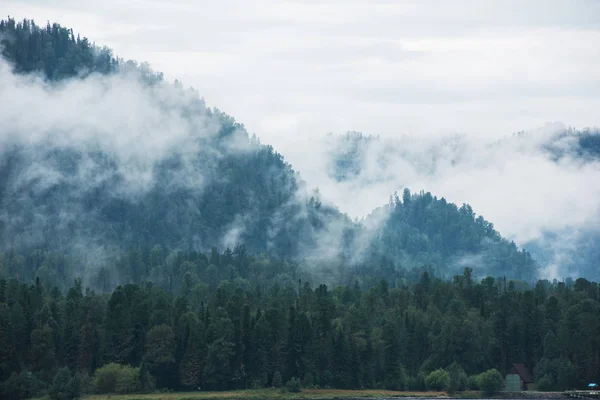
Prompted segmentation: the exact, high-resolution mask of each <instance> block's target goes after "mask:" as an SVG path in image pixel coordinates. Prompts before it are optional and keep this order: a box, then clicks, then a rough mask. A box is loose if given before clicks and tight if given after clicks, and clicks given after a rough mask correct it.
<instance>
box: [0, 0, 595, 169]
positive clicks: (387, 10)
mask: <svg viewBox="0 0 600 400" xmlns="http://www.w3.org/2000/svg"><path fill="white" fill-rule="evenodd" d="M0 12H1V14H2V15H11V16H14V17H16V18H18V19H21V18H24V17H28V18H34V19H35V20H36V22H38V23H41V24H43V23H45V22H46V20H50V21H58V22H60V23H61V24H63V25H65V26H68V27H72V28H73V29H74V30H75V31H77V32H80V33H81V34H82V35H84V36H87V37H89V38H90V39H92V40H94V41H95V42H96V43H98V44H103V45H107V46H109V47H111V48H113V49H114V50H115V53H116V54H117V55H119V56H121V57H124V58H133V59H137V60H140V61H144V60H147V61H149V62H150V63H151V64H152V65H153V66H154V67H155V69H158V70H161V71H163V72H164V73H165V74H166V77H167V78H168V79H170V80H172V79H175V78H178V79H180V80H181V81H183V83H184V84H186V85H191V86H194V87H196V88H198V89H199V91H200V93H201V94H202V95H203V96H204V97H205V99H206V101H207V103H208V104H209V105H211V106H216V107H218V108H220V109H222V110H224V111H226V112H227V113H229V114H231V115H232V116H234V117H235V118H236V119H237V120H239V121H240V122H242V123H244V124H245V125H246V126H247V128H248V129H249V130H250V131H251V132H253V133H257V135H259V136H260V137H261V138H262V139H263V141H264V142H269V143H273V144H274V145H276V146H278V147H280V148H281V151H282V152H284V153H285V152H286V147H289V146H290V145H289V142H288V141H287V140H284V139H283V138H286V139H287V138H289V137H290V136H292V137H294V136H296V135H304V136H306V135H310V136H319V135H323V134H325V133H327V132H336V133H337V132H345V131H347V130H357V131H362V132H366V133H369V134H375V135H382V136H395V135H399V134H411V135H422V134H423V135H425V134H448V133H456V132H460V133H467V134H478V135H492V136H493V135H496V136H498V135H505V134H510V133H512V132H515V131H519V130H528V129H533V128H538V127H540V126H542V125H544V124H545V123H547V122H554V121H561V122H564V123H565V124H567V125H572V126H576V127H584V126H594V125H595V126H598V125H600V113H599V112H598V110H599V109H600V97H599V96H598V93H599V92H600V68H598V66H599V65H600V1H598V0H581V1H577V0H564V1H557V0H541V1H537V0H528V1H520V0H519V1H512V0H501V1H458V2H456V1H455V2H451V1H432V0H429V1H423V0H419V1H374V0H364V1H361V0H344V1H337V0H324V1H271V0H253V1H245V0H239V1H237V0H219V1H211V2H208V1H197V0H173V1H151V0H138V1H127V2H122V1H117V0H105V1H89V0H51V1H49V0H18V1H15V0H3V1H2V4H1V5H0ZM289 150H290V151H291V150H293V147H291V148H290V149H289ZM291 158H293V157H291Z"/></svg>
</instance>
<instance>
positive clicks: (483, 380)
mask: <svg viewBox="0 0 600 400" xmlns="http://www.w3.org/2000/svg"><path fill="white" fill-rule="evenodd" d="M478 383H479V388H480V389H481V390H482V391H483V392H484V393H485V394H494V393H496V392H499V391H500V390H502V386H503V385H504V378H502V374H500V372H498V370H497V369H490V370H487V371H486V372H484V373H482V374H480V375H479V377H478Z"/></svg>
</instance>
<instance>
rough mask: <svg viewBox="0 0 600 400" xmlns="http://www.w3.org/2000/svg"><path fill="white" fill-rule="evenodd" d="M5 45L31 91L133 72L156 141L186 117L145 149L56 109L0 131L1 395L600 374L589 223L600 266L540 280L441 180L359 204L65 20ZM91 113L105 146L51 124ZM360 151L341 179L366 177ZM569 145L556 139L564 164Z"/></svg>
mask: <svg viewBox="0 0 600 400" xmlns="http://www.w3.org/2000/svg"><path fill="white" fill-rule="evenodd" d="M0 41H1V42H0V43H1V47H2V56H3V59H4V61H3V62H5V63H7V65H9V66H10V72H9V73H8V74H7V75H6V76H7V79H11V82H12V83H11V85H12V84H13V83H14V85H13V86H14V87H15V88H17V89H16V90H25V89H23V88H26V87H29V86H28V85H42V86H41V87H42V88H43V90H40V91H39V92H36V93H38V94H40V95H42V94H43V93H48V92H51V93H58V94H59V95H62V94H63V93H65V92H63V91H64V90H69V87H75V88H76V89H77V88H81V91H84V89H85V90H87V88H88V86H85V85H87V84H88V83H89V82H91V83H90V85H95V84H98V82H100V83H99V85H100V87H101V88H102V90H103V91H104V92H100V93H101V95H100V96H102V95H106V93H109V91H110V90H111V89H110V88H111V87H113V86H118V85H122V84H130V80H131V81H135V84H131V85H132V86H131V87H132V88H133V89H132V90H137V91H139V93H141V96H144V99H146V98H150V99H152V100H147V101H146V100H145V102H144V103H143V104H150V106H149V107H150V108H151V110H153V111H154V112H156V113H157V114H161V115H163V114H164V115H167V116H168V117H165V118H164V119H159V120H158V123H155V124H152V125H153V126H158V127H159V131H158V132H159V136H161V137H163V136H164V137H169V135H171V133H172V135H173V136H176V135H177V132H180V131H181V132H184V133H185V134H184V135H182V136H181V137H182V139H181V141H178V142H174V145H173V147H169V148H167V149H166V153H167V155H164V154H162V153H160V152H159V153H160V154H161V155H160V157H159V156H156V157H155V158H152V159H150V158H148V157H149V156H148V154H145V152H144V154H143V155H144V157H146V158H143V159H142V158H141V157H140V155H139V154H137V153H135V152H124V151H123V149H121V148H115V147H110V146H106V142H104V141H103V140H104V139H105V138H106V137H107V136H110V134H111V132H110V129H109V128H112V125H111V126H109V128H106V127H98V126H96V125H93V126H92V125H90V124H88V125H86V123H87V122H86V121H87V120H86V121H84V122H85V123H82V124H80V125H77V124H74V126H75V128H73V127H68V128H65V126H64V124H63V125H61V123H59V122H60V121H59V120H58V119H57V120H55V121H54V125H53V126H51V127H50V128H48V131H47V132H46V133H47V135H45V136H44V138H43V139H40V140H39V141H37V142H36V141H35V140H33V139H31V140H29V139H28V140H18V137H20V136H19V133H18V132H15V131H17V130H18V128H19V127H16V128H15V127H13V126H9V125H7V126H8V127H5V128H4V129H3V128H0V133H1V134H0V139H1V140H2V142H0V144H1V145H2V148H0V397H1V398H3V399H4V398H6V399H21V398H29V397H37V396H43V395H49V396H50V397H51V398H52V399H72V398H77V397H80V396H81V395H83V394H87V393H138V392H153V391H162V390H181V391H195V390H230V389H245V388H264V387H282V386H288V388H289V390H290V391H294V390H296V389H297V388H298V387H299V386H304V387H320V388H325V387H330V388H345V389H360V388H387V389H391V390H411V391H425V390H435V391H448V392H451V393H454V392H457V391H463V390H481V391H483V392H485V393H488V394H489V393H493V392H497V391H499V390H501V389H502V386H503V384H504V383H503V380H504V375H505V374H506V373H507V372H508V371H509V370H510V369H511V367H512V365H513V364H517V363H518V364H524V365H525V367H526V368H527V369H528V370H529V371H530V372H531V374H532V375H533V378H534V382H535V387H536V388H537V389H538V390H548V391H560V390H566V389H572V388H580V387H583V386H585V385H586V384H587V383H588V382H594V381H599V380H600V287H599V286H598V284H597V283H596V282H594V281H593V279H594V278H593V277H594V276H597V271H598V270H597V267H598V264H597V262H598V259H597V254H598V247H597V243H595V241H594V239H593V238H594V237H592V239H590V240H589V242H590V243H592V244H591V245H589V246H588V247H586V249H585V251H586V252H587V253H586V254H587V255H586V256H585V257H584V258H582V259H584V262H582V265H581V268H580V270H581V271H585V272H586V274H587V275H586V278H588V279H590V276H592V278H591V279H590V280H588V279H586V278H583V277H573V279H566V280H563V281H558V280H547V279H540V278H539V275H538V269H539V267H540V265H539V264H538V262H537V261H536V259H535V258H534V257H532V255H531V254H530V253H529V252H528V251H526V250H524V249H522V248H519V247H517V245H516V244H515V243H514V242H512V241H510V240H508V239H506V238H504V237H503V236H502V235H501V234H500V232H498V231H496V229H495V228H494V225H493V224H492V223H491V222H489V221H487V220H485V219H484V218H483V217H482V216H480V215H477V214H476V213H475V211H474V210H473V209H472V208H471V206H470V205H468V204H463V205H461V206H457V205H455V204H453V203H450V202H448V201H446V199H444V198H443V197H437V196H435V195H433V194H431V193H429V192H418V193H412V192H411V191H410V190H409V189H404V190H403V191H402V193H400V194H398V193H394V194H392V195H391V196H390V199H389V201H388V203H387V204H385V205H383V206H382V207H380V208H378V209H376V210H374V211H373V213H372V214H371V215H369V216H367V217H366V218H365V219H364V220H362V221H356V220H355V221H353V220H352V219H351V218H350V217H348V216H347V215H345V214H342V213H341V212H340V211H339V210H338V209H337V208H336V207H335V205H333V204H328V203H326V202H324V201H322V199H321V198H320V195H319V192H318V190H311V189H309V188H307V184H306V183H305V182H304V181H303V180H302V179H301V176H300V174H299V173H298V172H296V171H294V170H293V168H292V166H291V165H289V164H288V163H287V162H286V161H285V160H284V159H283V157H282V156H281V155H280V154H279V153H277V152H276V151H275V150H274V149H273V148H272V147H271V146H268V145H264V144H261V143H260V141H259V140H258V139H257V138H256V137H255V136H254V135H252V136H251V135H249V134H248V133H247V132H246V130H245V128H244V126H243V125H242V124H240V123H238V122H236V121H235V120H234V119H233V118H232V117H230V116H228V115H227V114H225V113H223V112H221V111H220V110H218V109H214V108H209V107H207V106H206V104H205V103H204V100H203V99H202V98H200V97H199V96H198V94H197V92H196V91H195V90H194V89H191V88H190V89H183V88H182V86H181V83H179V82H175V83H174V84H169V83H166V82H164V80H163V76H162V74H161V73H159V72H155V71H153V70H152V69H151V68H150V66H149V65H148V64H147V63H142V64H139V63H137V62H134V61H125V60H122V59H120V58H118V57H116V56H114V55H113V53H112V51H111V50H110V49H108V48H103V47H99V46H96V45H95V44H93V43H90V41H89V40H88V39H87V38H81V37H80V36H78V35H75V34H74V32H73V31H72V30H70V29H67V28H64V27H61V26H60V25H59V24H56V23H54V24H50V23H48V24H47V25H46V26H45V27H40V26H38V25H36V24H35V23H34V22H33V21H30V20H24V21H21V22H17V21H15V20H14V19H11V18H9V19H7V20H2V21H0ZM0 66H1V65H0ZM4 72H6V71H3V70H2V69H1V68H0V73H4ZM2 76H5V75H2ZM131 77H133V78H131ZM112 78H114V79H117V80H113V81H111V80H110V79H112ZM119 79H121V80H119ZM32 82H33V83H32ZM0 85H1V83H0ZM69 85H71V86H69ZM77 85H82V86H77ZM35 87H37V86H35ZM92 88H93V89H94V90H96V89H97V87H96V86H92ZM0 90H1V88H0ZM53 91H56V92H53ZM90 91H91V92H92V93H95V92H93V90H90ZM15 93H16V92H15ZM68 93H70V92H68ZM0 94H1V92H0ZM106 96H108V95H106ZM88 111H89V110H88ZM41 112H42V111H40V113H41ZM49 112H50V111H49ZM82 113H84V112H83V111H82ZM0 115H1V111H0ZM56 121H59V122H56ZM173 121H176V123H172V122H173ZM103 122H105V121H103ZM128 122H129V123H130V125H118V129H123V132H118V133H117V136H118V135H119V134H121V133H122V134H123V135H125V134H126V132H125V131H126V130H127V129H128V128H130V127H131V126H134V127H135V124H134V122H132V119H130V120H128ZM107 124H108V122H107ZM90 127H92V128H94V129H97V130H98V132H99V133H98V132H95V133H93V135H97V136H94V137H95V138H97V141H96V142H93V143H92V144H91V145H90V144H89V143H88V141H87V139H86V140H81V138H80V136H78V135H72V136H67V137H68V139H69V140H63V141H58V140H57V139H56V137H59V135H60V134H62V133H63V131H64V130H69V129H70V130H73V131H77V132H78V134H80V133H81V132H80V131H81V130H82V129H83V130H85V129H90ZM162 127H165V128H164V129H165V131H164V132H163V131H161V130H160V129H163V128H162ZM143 128H144V129H150V128H149V126H143ZM36 129H38V128H36ZM40 129H41V128H40ZM132 129H133V128H132ZM169 129H172V130H173V132H175V133H173V132H171V131H170V130H169ZM32 130H33V131H35V129H32ZM206 132H209V133H206ZM28 133H31V132H28ZM34 133H35V132H34ZM146 133H147V132H146V131H144V134H146ZM86 134H87V132H83V136H85V135H86ZM90 135H92V134H91V133H90ZM568 135H572V136H575V137H576V138H577V140H578V143H579V151H580V153H581V154H580V155H581V157H582V158H585V159H586V160H587V159H593V158H595V157H597V156H598V143H599V141H598V137H600V136H599V135H597V134H596V133H595V132H584V133H576V134H574V133H572V132H571V133H568ZM85 137H86V138H87V136H85ZM148 137H150V135H148V136H144V135H142V136H134V138H135V142H134V143H135V145H140V146H142V145H144V143H143V142H144V140H148V141H150V139H148ZM98 138H99V139H98ZM143 138H146V139H143ZM111 140H112V139H111ZM165 140H166V139H165ZM361 140H362V138H361ZM365 140H367V139H365ZM368 140H372V139H368ZM110 143H112V142H110ZM160 143H162V142H160ZM165 143H169V146H170V145H171V144H173V143H171V142H168V141H167V142H165ZM354 145H355V146H358V145H356V144H354ZM359 147H360V146H358V147H356V148H354V147H352V149H351V151H350V153H348V154H342V155H339V157H338V158H337V159H336V160H335V170H334V171H332V174H334V175H335V176H337V177H338V178H339V179H340V180H343V179H345V177H347V176H348V175H349V174H353V173H357V171H356V170H357V168H359V166H358V164H354V163H353V162H354V160H356V159H357V157H360V155H359V153H360V148H359ZM145 149H146V148H145ZM147 149H151V150H154V148H152V147H148V148H147ZM561 149H562V147H558V146H557V147H556V148H553V147H552V146H548V149H547V150H548V154H550V156H551V157H555V158H556V159H557V160H559V159H560V158H561V157H562V156H563V154H561ZM124 154H125V155H124ZM124 157H128V158H124ZM148 160H150V161H148ZM148 176H151V179H148V178H147V177H148ZM144 179H147V180H144ZM140 182H142V183H143V184H140ZM138 184H139V187H138V186H136V185H138ZM540 251H541V250H540ZM588 253H589V254H588ZM594 274H595V275H594Z"/></svg>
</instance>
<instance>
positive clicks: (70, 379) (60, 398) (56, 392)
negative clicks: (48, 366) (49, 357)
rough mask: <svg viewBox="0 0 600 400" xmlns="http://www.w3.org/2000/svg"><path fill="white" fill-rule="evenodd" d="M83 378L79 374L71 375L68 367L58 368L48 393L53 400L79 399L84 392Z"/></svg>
mask: <svg viewBox="0 0 600 400" xmlns="http://www.w3.org/2000/svg"><path fill="white" fill-rule="evenodd" d="M82 383H83V382H82V378H81V376H80V375H79V374H75V375H71V371H70V370H69V368H68V367H64V368H61V369H59V370H58V372H57V373H56V376H55V377H54V380H53V381H52V386H50V390H49V391H48V394H49V396H50V398H51V399H52V400H72V399H77V398H79V397H80V396H81V394H82Z"/></svg>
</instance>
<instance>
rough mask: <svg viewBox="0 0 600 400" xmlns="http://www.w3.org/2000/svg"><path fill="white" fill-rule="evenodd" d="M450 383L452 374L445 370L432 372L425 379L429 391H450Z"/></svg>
mask: <svg viewBox="0 0 600 400" xmlns="http://www.w3.org/2000/svg"><path fill="white" fill-rule="evenodd" d="M450 382H451V381H450V374H448V372H447V371H446V370H445V369H443V368H440V369H436V370H435V371H432V372H430V373H429V374H428V375H427V377H426V378H425V385H426V386H427V389H429V390H435V391H444V390H448V388H449V387H450Z"/></svg>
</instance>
